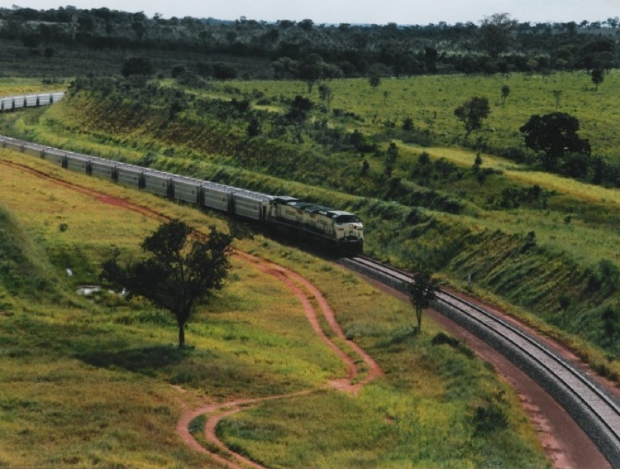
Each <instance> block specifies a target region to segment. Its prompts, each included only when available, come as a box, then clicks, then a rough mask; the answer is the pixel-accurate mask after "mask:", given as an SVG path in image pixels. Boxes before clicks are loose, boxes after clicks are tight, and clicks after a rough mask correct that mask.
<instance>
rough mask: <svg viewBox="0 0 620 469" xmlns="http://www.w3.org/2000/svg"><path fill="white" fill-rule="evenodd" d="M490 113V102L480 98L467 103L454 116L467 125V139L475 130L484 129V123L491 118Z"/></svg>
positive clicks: (475, 97)
mask: <svg viewBox="0 0 620 469" xmlns="http://www.w3.org/2000/svg"><path fill="white" fill-rule="evenodd" d="M490 113H491V108H490V107H489V100H488V99H487V98H483V97H482V98H481V97H478V96H474V97H473V98H471V99H469V100H468V101H465V102H464V103H463V104H462V105H461V106H459V107H457V108H456V109H455V110H454V115H455V116H456V117H457V119H458V120H460V121H461V122H463V124H464V125H465V132H466V133H465V139H467V137H469V134H470V133H472V132H473V131H474V130H478V129H480V128H481V127H482V121H483V120H484V119H486V118H487V117H489V114H490Z"/></svg>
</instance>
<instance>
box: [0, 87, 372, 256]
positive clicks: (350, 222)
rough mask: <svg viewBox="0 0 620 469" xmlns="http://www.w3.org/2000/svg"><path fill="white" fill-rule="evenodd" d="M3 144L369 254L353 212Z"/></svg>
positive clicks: (345, 250)
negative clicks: (364, 248)
mask: <svg viewBox="0 0 620 469" xmlns="http://www.w3.org/2000/svg"><path fill="white" fill-rule="evenodd" d="M38 96H39V97H38V99H36V100H35V99H32V98H30V99H29V100H24V101H22V103H26V104H27V103H39V104H38V105H42V104H41V103H44V102H45V103H46V104H51V103H52V102H57V100H58V97H56V98H53V97H52V96H53V94H49V97H48V98H44V96H46V95H38ZM42 97H43V98H42ZM0 99H2V103H4V99H8V98H0ZM14 99H16V98H14ZM55 99H56V100H55ZM26 104H25V105H26ZM30 105H31V106H34V105H35V104H30ZM0 146H2V147H5V148H10V149H13V150H17V151H20V152H23V153H27V154H30V155H33V156H37V157H39V158H42V159H44V160H47V161H50V162H52V163H54V164H57V165H59V166H61V167H63V168H66V169H69V170H72V171H77V172H81V173H84V174H89V175H91V176H95V177H98V178H102V179H106V180H109V181H113V182H117V183H120V184H123V185H125V186H129V187H133V188H136V189H141V190H144V191H147V192H150V193H153V194H156V195H159V196H162V197H167V198H169V199H172V200H176V201H180V202H186V203H190V204H195V205H197V206H199V207H204V208H208V209H213V210H218V211H221V212H225V213H227V214H229V215H231V216H234V217H239V218H243V219H246V220H251V221H253V222H255V223H258V224H262V225H266V226H272V227H279V228H284V229H285V230H286V231H287V232H288V233H289V234H290V235H291V236H294V237H296V238H299V239H314V240H317V241H319V242H322V243H325V244H328V245H330V246H332V247H334V248H336V249H337V250H338V251H339V252H341V253H345V254H355V253H361V252H362V251H363V246H364V227H363V225H362V222H361V220H360V219H359V217H357V216H356V215H354V214H352V213H349V212H344V211H339V210H333V209H331V208H328V207H323V206H320V205H316V204H312V203H309V202H303V201H300V200H298V199H296V198H294V197H288V196H274V195H268V194H263V193H260V192H254V191H249V190H245V189H241V188H238V187H232V186H227V185H224V184H219V183H215V182H209V181H203V180H200V179H195V178H191V177H186V176H180V175H177V174H171V173H167V172H163V171H157V170H153V169H149V168H143V167H141V166H136V165H131V164H126V163H121V162H116V161H112V160H107V159H105V158H99V157H95V156H89V155H83V154H80V153H75V152H71V151H66V150H60V149H57V148H52V147H47V146H44V145H38V144H35V143H31V142H26V141H23V140H17V139H13V138H10V137H4V136H0Z"/></svg>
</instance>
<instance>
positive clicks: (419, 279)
mask: <svg viewBox="0 0 620 469" xmlns="http://www.w3.org/2000/svg"><path fill="white" fill-rule="evenodd" d="M439 291H440V289H439V282H438V281H437V279H435V278H433V274H432V273H431V271H430V270H429V269H428V268H426V267H424V266H422V265H418V266H416V267H415V273H414V274H413V275H412V277H411V282H409V284H408V285H407V294H408V295H409V301H411V304H412V305H413V307H414V308H415V315H416V319H417V320H418V332H420V331H422V311H424V309H426V308H428V307H429V306H430V305H431V303H432V302H433V301H434V300H435V298H437V293H439Z"/></svg>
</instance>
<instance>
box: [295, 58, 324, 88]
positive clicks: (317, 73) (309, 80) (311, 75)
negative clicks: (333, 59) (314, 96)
mask: <svg viewBox="0 0 620 469" xmlns="http://www.w3.org/2000/svg"><path fill="white" fill-rule="evenodd" d="M325 65H326V64H325V62H324V61H323V57H321V56H320V55H319V54H316V53H312V54H309V55H308V56H306V58H305V59H304V60H303V61H302V62H301V63H300V64H299V67H298V69H297V78H299V79H300V80H303V81H305V82H306V85H308V93H312V88H313V87H314V84H315V83H316V82H317V81H319V80H321V79H322V78H324V76H323V71H324V68H325Z"/></svg>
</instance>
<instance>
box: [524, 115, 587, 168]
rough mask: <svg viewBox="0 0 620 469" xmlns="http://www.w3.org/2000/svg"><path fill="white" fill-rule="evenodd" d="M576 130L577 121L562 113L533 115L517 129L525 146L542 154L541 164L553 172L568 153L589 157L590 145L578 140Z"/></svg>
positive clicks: (577, 127) (583, 140) (585, 140)
mask: <svg viewBox="0 0 620 469" xmlns="http://www.w3.org/2000/svg"><path fill="white" fill-rule="evenodd" d="M578 130H579V120H578V119H577V118H576V117H574V116H571V115H570V114H566V113H564V112H552V113H551V114H545V115H544V116H539V115H533V116H531V117H530V119H529V120H528V121H527V122H526V123H525V125H523V126H522V127H521V128H519V131H520V132H521V133H522V134H523V137H524V140H525V144H526V145H527V146H528V147H529V148H531V149H532V150H534V151H542V152H543V157H542V163H543V166H544V167H545V169H547V170H554V169H555V168H556V165H557V161H558V160H560V159H561V158H563V157H564V156H566V155H567V154H569V153H583V154H585V155H587V156H590V152H591V148H590V143H589V142H588V140H587V139H582V138H579V136H578V135H577V131H578Z"/></svg>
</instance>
